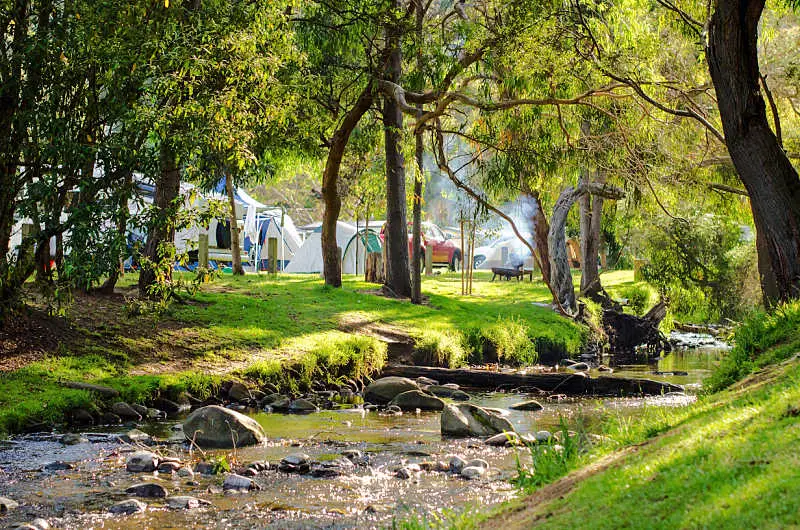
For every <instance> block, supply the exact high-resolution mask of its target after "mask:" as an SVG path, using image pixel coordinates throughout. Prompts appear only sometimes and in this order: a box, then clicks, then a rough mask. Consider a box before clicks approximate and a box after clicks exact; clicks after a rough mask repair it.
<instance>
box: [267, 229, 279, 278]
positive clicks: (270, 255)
mask: <svg viewBox="0 0 800 530" xmlns="http://www.w3.org/2000/svg"><path fill="white" fill-rule="evenodd" d="M267 259H268V260H269V272H271V273H272V274H277V273H278V238H277V237H271V238H269V239H268V240H267Z"/></svg>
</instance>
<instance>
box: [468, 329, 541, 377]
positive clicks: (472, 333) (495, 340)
mask: <svg viewBox="0 0 800 530" xmlns="http://www.w3.org/2000/svg"><path fill="white" fill-rule="evenodd" d="M536 338H537V337H531V329H530V328H529V326H528V325H527V324H526V322H524V321H523V320H521V319H519V318H515V317H511V318H498V319H497V321H496V322H493V323H491V324H484V325H481V326H478V327H474V328H471V329H469V330H468V331H467V332H466V334H465V341H466V343H467V345H468V346H469V349H470V362H472V363H480V362H499V363H503V364H508V365H512V366H528V365H532V364H536V362H537V361H538V359H539V357H538V354H537V350H536V344H535V343H534V340H535V339H536Z"/></svg>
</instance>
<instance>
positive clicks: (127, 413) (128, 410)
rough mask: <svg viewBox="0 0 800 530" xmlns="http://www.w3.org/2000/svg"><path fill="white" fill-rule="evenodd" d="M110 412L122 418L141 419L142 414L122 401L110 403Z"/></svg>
mask: <svg viewBox="0 0 800 530" xmlns="http://www.w3.org/2000/svg"><path fill="white" fill-rule="evenodd" d="M111 412H113V413H114V414H116V415H117V416H119V417H120V418H122V419H124V420H133V421H142V415H141V414H139V413H138V412H136V410H135V409H134V408H133V407H131V406H130V405H128V404H127V403H125V402H124V401H118V402H116V403H114V404H113V405H111Z"/></svg>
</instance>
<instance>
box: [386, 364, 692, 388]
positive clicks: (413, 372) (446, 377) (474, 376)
mask: <svg viewBox="0 0 800 530" xmlns="http://www.w3.org/2000/svg"><path fill="white" fill-rule="evenodd" d="M381 375H383V376H390V375H393V376H399V377H408V378H412V379H413V378H417V377H429V378H431V379H435V380H436V381H438V382H439V383H440V384H445V383H456V384H458V385H461V386H464V387H470V388H491V389H495V388H498V387H513V388H520V387H535V388H538V389H539V390H543V391H545V392H556V393H559V394H567V395H572V396H581V395H593V396H630V395H637V396H639V395H660V394H664V393H667V392H683V387H682V386H680V385H673V384H671V383H662V382H661V381H653V380H652V379H630V378H623V377H604V376H601V377H589V376H586V375H584V374H580V373H576V374H565V373H549V374H547V373H544V374H515V373H505V372H490V371H488V370H472V369H457V370H453V369H450V368H433V367H427V366H403V365H401V366H389V367H387V368H385V369H384V370H383V373H382V374H381Z"/></svg>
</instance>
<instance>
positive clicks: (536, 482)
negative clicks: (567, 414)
mask: <svg viewBox="0 0 800 530" xmlns="http://www.w3.org/2000/svg"><path fill="white" fill-rule="evenodd" d="M560 423H561V431H560V436H559V440H558V442H556V441H554V440H553V439H551V440H550V441H548V442H547V443H539V444H529V445H528V450H529V451H530V455H531V461H532V462H531V465H530V467H528V466H523V465H522V464H521V462H520V460H519V457H517V476H516V477H515V478H514V479H513V482H514V484H516V485H517V486H519V487H520V488H522V489H523V490H526V491H531V490H534V489H536V488H539V487H541V486H543V485H544V484H549V483H550V482H553V481H554V480H556V479H558V478H561V477H563V476H564V475H566V474H567V473H568V472H569V471H571V470H572V469H573V468H574V467H575V465H576V463H577V461H578V458H579V456H580V454H581V447H580V442H579V439H580V437H581V436H582V434H581V433H580V432H578V433H571V432H570V430H569V428H568V423H567V421H566V420H565V419H564V418H561V421H560ZM583 435H584V436H585V433H583Z"/></svg>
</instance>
